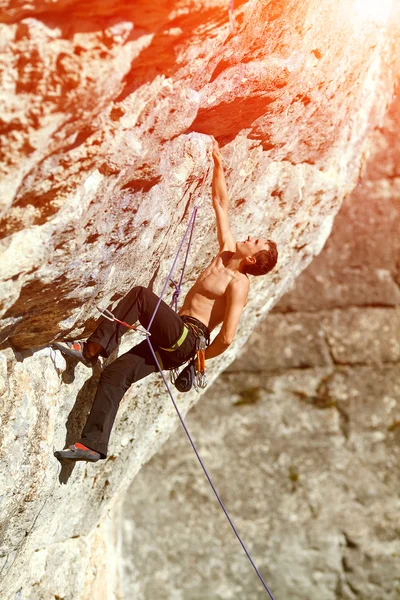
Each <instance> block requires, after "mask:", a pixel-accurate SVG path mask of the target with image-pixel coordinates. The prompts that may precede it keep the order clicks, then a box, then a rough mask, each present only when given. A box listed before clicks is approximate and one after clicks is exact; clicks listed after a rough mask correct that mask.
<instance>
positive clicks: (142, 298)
mask: <svg viewBox="0 0 400 600" xmlns="http://www.w3.org/2000/svg"><path fill="white" fill-rule="evenodd" d="M158 300H159V298H158V296H156V294H153V292H151V291H150V290H148V289H147V288H144V287H141V286H137V287H135V288H133V289H132V290H131V291H130V292H129V293H128V294H127V295H126V296H125V297H124V298H123V299H122V300H121V301H120V302H119V304H118V305H117V307H116V308H114V309H113V314H114V316H115V317H117V319H120V320H121V321H125V322H126V323H129V324H130V325H133V324H134V323H135V322H136V321H138V320H139V321H140V323H141V325H142V326H143V327H145V328H146V329H147V328H148V324H149V322H150V319H151V317H152V315H153V313H154V309H155V308H156V305H157V302H158ZM183 319H184V317H183ZM183 319H182V318H181V317H179V316H178V315H177V314H176V313H175V312H174V311H173V310H172V308H170V307H169V306H168V305H167V304H166V303H165V302H163V301H161V303H160V306H159V307H158V310H157V312H156V315H155V318H154V321H153V322H152V324H151V327H150V333H151V337H150V340H151V343H152V346H153V348H154V350H155V351H156V352H157V357H159V358H160V359H161V362H162V365H161V366H162V368H163V369H173V368H174V367H178V366H180V365H182V364H183V363H185V362H186V361H187V360H189V359H190V358H191V357H192V356H194V354H195V352H196V336H195V334H194V332H193V331H192V329H191V328H190V327H189V328H188V333H187V336H186V338H185V340H184V341H183V343H182V345H181V346H180V347H179V348H178V349H176V350H174V351H172V352H167V351H165V350H163V349H162V348H169V347H170V346H172V345H174V344H175V342H176V341H177V340H178V339H179V338H180V337H181V335H182V332H183V330H184V327H186V325H185V324H184V320H183ZM199 323H200V322H199ZM200 325H201V326H202V327H203V328H205V326H204V325H203V324H202V323H200ZM127 330H128V328H127V327H124V326H122V325H119V324H118V323H115V322H111V321H109V320H108V319H103V320H102V321H101V322H100V324H99V326H98V327H97V329H96V330H95V331H94V333H93V334H92V335H91V336H90V338H89V340H88V341H91V342H96V343H97V344H100V345H101V346H102V348H103V349H104V350H103V351H102V352H101V354H102V356H105V357H107V356H109V355H110V354H111V352H112V351H113V350H114V349H115V348H116V347H117V345H118V343H119V341H120V339H121V336H122V335H123V334H124V333H125V332H126V331H127ZM205 330H206V331H207V329H206V328H205ZM157 370H158V368H157V365H156V362H155V360H154V357H153V354H152V352H151V349H150V346H149V344H148V342H147V340H146V339H145V340H143V341H142V342H141V343H140V344H138V345H137V346H134V347H133V348H131V349H130V350H129V351H128V352H126V353H125V354H122V356H120V357H119V358H117V359H116V360H115V361H114V362H112V363H111V364H110V365H108V366H107V367H106V368H105V369H104V371H103V372H102V374H101V377H100V381H99V385H98V388H97V392H96V396H95V399H94V402H93V406H92V409H91V411H90V414H89V416H88V419H87V421H86V424H85V427H84V429H83V432H82V437H81V439H80V440H79V441H80V442H81V444H84V445H85V446H87V447H88V448H91V449H92V450H96V451H97V452H99V453H100V454H101V455H102V456H103V458H105V457H106V456H107V447H108V440H109V438H110V434H111V429H112V426H113V424H114V420H115V416H116V414H117V410H118V407H119V403H120V401H121V399H122V397H123V395H124V394H125V392H126V391H127V389H128V388H129V387H130V386H131V385H132V384H133V383H134V382H135V381H139V379H143V377H147V375H150V373H154V372H155V371H157Z"/></svg>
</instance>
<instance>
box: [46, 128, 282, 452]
mask: <svg viewBox="0 0 400 600" xmlns="http://www.w3.org/2000/svg"><path fill="white" fill-rule="evenodd" d="M212 140H213V147H212V156H213V161H214V170H213V179H212V204H213V208H214V211H215V217H216V225H217V235H218V243H219V252H218V254H217V256H216V257H215V258H214V259H213V260H212V262H211V264H210V265H209V266H208V267H207V268H206V269H205V270H204V271H203V272H202V273H201V274H200V275H199V277H198V279H197V281H196V282H195V284H194V285H193V287H192V288H191V289H190V290H189V292H188V294H187V296H186V298H185V300H184V302H183V306H182V308H181V309H180V310H179V313H178V314H177V313H175V311H174V310H173V309H172V308H170V307H169V306H168V305H167V304H166V303H165V302H163V301H161V303H160V306H159V308H158V310H157V312H156V315H155V318H154V320H153V322H152V324H151V327H150V333H151V340H152V344H153V345H154V348H155V349H156V350H157V357H158V358H159V360H160V364H161V365H162V368H163V369H173V368H176V367H178V366H180V365H183V364H184V363H185V362H187V361H188V360H190V359H191V358H192V357H193V356H194V354H195V352H196V339H197V338H198V337H199V336H200V335H201V336H203V337H205V338H206V340H207V348H206V350H205V358H206V360H208V359H210V358H214V357H216V356H219V355H220V354H222V353H223V352H225V350H226V349H227V348H228V347H229V346H230V345H231V343H232V341H233V338H234V335H235V332H236V328H237V326H238V323H239V319H240V316H241V314H242V311H243V309H244V307H245V305H246V303H247V297H248V293H249V287H250V280H249V277H248V275H255V276H258V275H264V274H266V273H268V272H269V271H271V270H272V269H273V268H274V266H275V265H276V262H277V260H278V252H277V248H276V244H275V243H274V242H273V241H271V240H266V239H257V238H253V237H248V238H247V240H245V241H243V242H236V241H235V240H234V238H233V235H232V232H231V230H230V226H229V217H228V207H229V200H228V191H227V187H226V181H225V175H224V169H223V163H222V157H221V153H220V150H219V147H218V143H217V141H216V140H215V139H214V138H212ZM158 301H159V298H158V296H156V295H155V294H154V293H153V292H151V291H150V290H149V289H147V288H144V287H141V286H137V287H134V288H133V289H132V290H131V291H130V292H129V293H128V294H127V295H126V296H125V297H124V298H123V299H122V300H121V301H120V302H119V304H118V305H117V307H116V308H115V309H114V311H113V314H114V316H115V317H117V318H118V319H123V320H124V321H125V322H126V323H129V324H133V323H135V322H136V321H137V320H139V321H140V323H141V325H142V326H143V327H145V328H146V329H147V326H148V324H149V322H150V319H151V317H152V315H153V312H154V310H155V307H156V305H157V302H158ZM221 323H222V326H221V329H220V331H219V333H218V334H217V335H216V337H215V338H214V340H213V341H212V342H211V343H210V333H211V332H212V331H213V329H215V327H217V326H218V325H220V324H221ZM125 331H127V328H126V327H123V326H121V325H119V324H118V323H115V322H111V321H109V320H107V319H104V320H103V321H101V322H100V324H99V326H98V327H97V329H96V330H95V331H94V333H93V334H92V335H91V336H90V337H89V339H88V340H87V342H86V343H84V344H83V345H82V352H81V354H80V355H79V356H80V359H81V360H82V362H83V363H84V364H86V366H93V365H94V364H95V363H96V362H97V360H98V358H99V356H102V357H108V356H110V354H111V353H112V352H113V350H114V349H115V348H116V347H117V346H118V343H119V341H120V339H121V336H122V335H123V333H125ZM155 371H157V365H156V361H155V360H154V357H153V355H152V353H151V350H150V347H149V344H148V342H147V340H143V341H142V342H141V343H140V344H138V345H137V346H134V347H133V348H131V350H129V351H128V352H126V353H125V354H123V355H122V356H120V357H119V358H117V359H116V360H114V361H113V362H112V363H111V364H109V365H108V366H107V367H106V368H105V369H104V370H103V372H102V374H101V377H100V381H99V385H98V388H97V392H96V396H95V399H94V402H93V406H92V409H91V411H90V414H89V416H88V418H87V421H86V424H85V427H84V429H83V432H82V436H81V438H80V440H79V441H77V442H76V443H75V444H73V445H72V446H70V447H69V448H68V449H65V450H61V451H56V452H55V456H56V457H57V458H58V459H69V460H74V461H76V460H83V461H88V462H96V461H98V460H99V459H104V458H106V456H107V447H108V440H109V437H110V434H111V429H112V426H113V423H114V420H115V416H116V414H117V410H118V407H119V404H120V401H121V399H122V397H123V395H124V394H125V392H126V391H127V390H128V388H129V387H130V386H131V385H132V384H133V383H134V382H136V381H139V380H140V379H142V378H143V377H146V376H147V375H150V373H154V372H155Z"/></svg>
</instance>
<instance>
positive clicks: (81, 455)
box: [54, 442, 101, 462]
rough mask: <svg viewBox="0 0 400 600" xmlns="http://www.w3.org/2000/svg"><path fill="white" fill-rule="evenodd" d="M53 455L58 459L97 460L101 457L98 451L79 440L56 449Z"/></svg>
mask: <svg viewBox="0 0 400 600" xmlns="http://www.w3.org/2000/svg"><path fill="white" fill-rule="evenodd" d="M54 456H55V457H56V458H58V460H85V461H86V462H97V461H98V460H100V458H101V454H100V453H99V452H96V451H95V450H91V449H90V448H87V447H86V446H84V445H83V444H80V443H79V442H75V444H73V445H72V446H70V447H69V448H66V449H65V450H56V452H54Z"/></svg>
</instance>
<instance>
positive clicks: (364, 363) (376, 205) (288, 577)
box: [121, 94, 400, 600]
mask: <svg viewBox="0 0 400 600" xmlns="http://www.w3.org/2000/svg"><path fill="white" fill-rule="evenodd" d="M398 97H399V98H400V95H399V94H398ZM399 122H400V101H399V99H397V100H396V101H395V103H394V104H393V106H392V107H391V109H390V111H389V113H388V116H387V118H386V121H385V128H384V129H383V130H380V131H377V132H376V133H375V135H374V137H373V138H372V140H371V144H370V148H371V159H370V163H369V165H368V168H367V169H366V171H365V173H364V176H363V178H362V179H361V180H360V182H359V185H358V186H357V188H356V190H355V191H354V193H353V194H352V196H351V198H350V199H349V200H348V201H347V202H346V203H345V204H344V206H343V207H342V209H341V211H340V213H339V215H338V216H337V218H336V220H335V224H334V228H333V232H332V235H331V237H330V238H329V240H328V242H327V244H326V246H325V248H324V250H323V252H322V253H321V254H320V255H319V256H318V257H317V258H316V259H315V260H314V261H313V262H312V264H311V266H310V267H309V268H308V269H307V270H306V271H305V272H304V273H303V274H302V275H301V276H300V277H299V278H298V279H297V281H296V283H295V285H294V287H293V289H292V290H291V291H290V292H289V293H288V294H286V295H285V296H284V298H283V299H282V300H281V302H280V303H279V304H278V305H277V306H276V307H275V309H274V311H273V312H272V313H270V314H269V316H268V317H267V319H265V320H264V321H263V322H262V324H261V326H260V327H259V328H257V331H255V332H254V333H253V334H252V336H251V337H250V340H249V342H248V343H247V345H246V346H245V348H244V350H243V352H242V353H241V355H240V357H239V358H238V359H237V360H236V361H235V362H234V363H233V364H232V365H231V366H230V367H229V368H228V370H227V371H226V372H225V373H224V374H223V375H221V376H220V377H219V379H218V381H217V383H216V384H215V385H214V386H213V387H212V389H211V390H210V391H209V392H208V393H207V394H206V395H205V396H204V397H203V398H202V399H201V401H200V403H199V405H198V406H196V407H195V408H194V409H193V411H192V412H191V413H190V415H189V417H188V419H187V424H188V426H189V430H190V431H191V433H192V435H193V437H194V439H195V440H196V442H197V443H198V448H199V451H200V454H201V455H202V456H203V459H204V461H205V463H206V465H207V466H208V468H209V470H210V472H211V474H212V476H213V478H214V483H215V484H216V486H217V489H218V490H219V492H220V493H221V495H222V498H223V500H224V502H225V503H226V505H227V507H228V509H230V512H231V516H232V517H233V519H234V521H235V523H236V525H237V527H238V529H239V531H240V533H241V535H242V536H243V538H244V541H245V543H247V545H248V547H249V549H250V551H251V552H252V553H253V558H254V559H255V561H256V564H257V565H258V566H259V568H260V570H261V572H262V574H263V576H264V578H265V579H266V580H267V582H268V583H269V585H270V587H271V589H272V591H273V593H274V596H275V598H277V599H282V600H284V599H289V598H290V599H291V600H310V599H312V600H314V599H318V600H395V599H397V598H398V597H399V594H400V572H399V568H398V566H399V560H400V541H399V533H400V531H399V523H400V501H399V493H398V490H399V486H400V471H399V461H400V203H399V200H400V142H399V135H398V127H399ZM192 454H193V453H192V451H191V448H190V446H189V445H188V443H187V441H186V438H185V436H184V434H183V432H182V431H178V432H176V433H175V434H174V436H172V437H171V439H170V440H169V441H168V442H167V444H166V445H165V446H164V447H163V449H162V452H160V453H159V454H158V455H157V456H156V457H154V458H153V459H152V461H151V462H150V463H149V465H147V466H146V467H145V468H144V469H143V471H142V472H141V473H140V475H139V476H138V478H137V479H136V480H135V482H134V484H133V485H132V487H131V490H130V493H129V495H128V496H127V500H126V502H125V506H124V510H123V512H122V515H121V526H122V527H123V529H124V544H123V546H122V547H123V549H124V550H123V554H125V555H126V561H125V576H124V577H123V578H122V580H123V581H124V582H125V586H126V592H125V593H126V596H125V597H127V598H128V597H130V595H129V592H130V590H133V591H134V592H135V593H134V597H135V598H136V599H138V600H139V599H140V600H141V599H143V600H145V599H146V600H147V599H148V598H159V599H160V600H163V599H165V600H167V599H168V600H170V599H174V600H175V599H176V600H178V599H182V600H183V599H184V600H202V599H204V598H207V600H217V599H231V598H241V599H242V598H243V599H244V600H255V599H258V598H259V599H261V598H265V597H266V593H265V591H264V590H263V588H262V586H261V584H260V582H259V581H258V579H257V577H256V575H255V573H254V572H253V570H252V568H251V566H250V564H249V563H248V562H247V559H246V557H245V555H244V554H243V553H242V550H241V548H240V547H239V544H238V543H237V541H236V538H235V537H234V535H233V533H232V531H231V529H230V527H229V525H228V524H227V522H226V521H225V517H224V516H223V514H222V512H221V511H220V509H219V506H218V505H217V503H216V500H215V498H214V496H213V495H212V492H211V490H209V488H208V484H207V482H206V481H205V479H204V477H203V475H202V472H201V470H200V468H199V466H198V465H197V463H196V460H195V458H194V456H192ZM139 547H140V552H137V548H139ZM138 574H140V577H138ZM138 580H139V583H138Z"/></svg>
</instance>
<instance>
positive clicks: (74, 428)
mask: <svg viewBox="0 0 400 600" xmlns="http://www.w3.org/2000/svg"><path fill="white" fill-rule="evenodd" d="M77 363H78V361H77V360H76V359H70V358H68V361H67V369H66V371H65V372H64V374H63V380H64V381H65V383H68V382H71V381H73V380H74V369H75V366H76V364H77ZM100 374H101V367H100V366H99V365H96V367H95V368H94V369H93V374H92V376H91V377H90V378H89V379H88V380H87V381H85V383H84V385H83V387H82V389H81V390H80V391H79V393H78V395H77V397H76V401H75V404H74V406H73V407H72V409H71V412H70V413H69V415H68V419H67V422H66V430H67V435H66V438H65V445H64V447H65V448H68V447H69V446H71V445H72V444H74V443H75V442H76V441H77V440H79V438H80V437H81V434H82V429H83V427H84V425H85V422H86V419H87V416H88V413H89V411H90V409H91V407H92V402H93V398H94V395H95V393H96V389H97V386H98V383H99V379H100ZM60 464H61V471H60V473H59V481H60V483H64V484H66V483H67V481H68V479H69V478H70V476H71V474H72V472H73V470H74V468H75V464H76V463H75V462H74V461H71V460H61V461H60Z"/></svg>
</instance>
